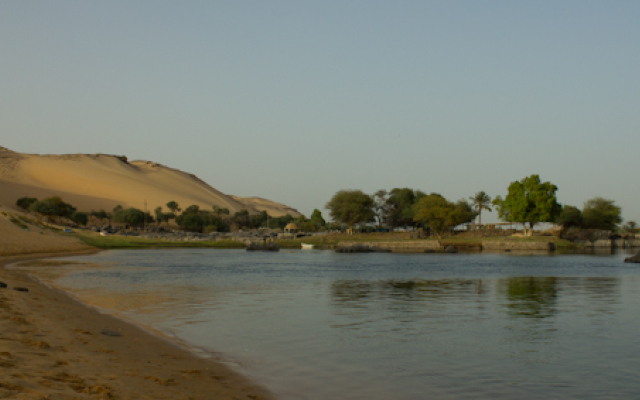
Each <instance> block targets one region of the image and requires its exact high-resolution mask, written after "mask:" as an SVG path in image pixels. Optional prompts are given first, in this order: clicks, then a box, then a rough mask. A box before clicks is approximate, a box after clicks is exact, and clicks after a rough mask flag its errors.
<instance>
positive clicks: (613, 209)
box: [582, 197, 622, 231]
mask: <svg viewBox="0 0 640 400" xmlns="http://www.w3.org/2000/svg"><path fill="white" fill-rule="evenodd" d="M620 211H621V210H620V207H618V206H616V205H615V204H613V200H607V199H603V198H602V197H594V198H593V199H591V200H588V201H586V202H585V203H584V207H583V208H582V219H583V221H584V222H583V227H584V228H588V229H602V230H605V231H613V230H615V229H616V225H618V224H619V223H621V222H622V217H620Z"/></svg>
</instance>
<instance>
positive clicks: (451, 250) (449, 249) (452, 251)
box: [444, 245, 458, 253]
mask: <svg viewBox="0 0 640 400" xmlns="http://www.w3.org/2000/svg"><path fill="white" fill-rule="evenodd" d="M444 252H445V253H457V252H458V250H457V249H456V248H455V247H453V246H451V245H449V246H447V247H445V248H444Z"/></svg>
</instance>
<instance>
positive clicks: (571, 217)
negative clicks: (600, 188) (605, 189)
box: [493, 175, 635, 235]
mask: <svg viewBox="0 0 640 400" xmlns="http://www.w3.org/2000/svg"><path fill="white" fill-rule="evenodd" d="M557 190H558V188H557V186H555V185H554V184H552V183H551V182H542V181H541V180H540V177H539V176H538V175H531V176H529V177H526V178H524V179H522V180H520V181H515V182H511V184H510V185H509V189H508V194H507V196H506V197H505V198H504V199H502V198H501V197H500V196H497V197H496V198H495V199H494V200H493V205H494V206H495V207H496V209H497V210H498V216H499V217H500V218H501V219H502V220H504V221H508V222H520V223H522V224H523V225H524V227H525V233H526V234H528V235H530V234H531V233H532V230H533V226H534V225H535V224H537V223H540V222H553V223H557V224H560V225H562V226H563V227H565V228H570V227H578V228H583V229H602V230H610V231H613V230H616V229H617V227H618V224H620V223H621V222H622V217H621V215H620V214H621V209H620V207H619V206H617V205H615V204H614V201H613V200H608V199H604V198H602V197H595V198H593V199H591V200H588V201H586V202H585V203H584V206H583V208H582V211H581V210H579V209H578V208H577V207H575V206H570V205H564V206H561V205H560V204H559V203H558V201H557V199H556V191H557ZM526 224H529V228H528V229H527V227H526ZM634 226H635V222H633V221H629V226H628V227H630V228H631V227H634Z"/></svg>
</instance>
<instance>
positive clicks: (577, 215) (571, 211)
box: [556, 205, 583, 229]
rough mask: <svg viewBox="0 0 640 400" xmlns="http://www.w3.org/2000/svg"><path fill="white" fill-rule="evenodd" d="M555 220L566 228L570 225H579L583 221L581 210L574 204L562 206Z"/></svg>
mask: <svg viewBox="0 0 640 400" xmlns="http://www.w3.org/2000/svg"><path fill="white" fill-rule="evenodd" d="M556 222H557V223H558V224H560V225H562V226H563V227H565V228H566V229H568V228H571V227H581V226H582V223H583V219H582V212H581V211H580V210H579V209H578V208H577V207H574V206H567V205H565V206H563V207H562V212H561V213H560V215H559V216H558V218H557V219H556Z"/></svg>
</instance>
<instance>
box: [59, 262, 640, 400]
mask: <svg viewBox="0 0 640 400" xmlns="http://www.w3.org/2000/svg"><path fill="white" fill-rule="evenodd" d="M623 258H624V255H609V256H593V255H555V256H517V255H506V254H454V255H450V254H442V255H435V254H336V253H334V252H330V251H311V252H309V251H304V252H303V251H282V252H280V253H254V252H246V251H242V250H150V251H141V250H135V251H110V252H104V253H101V254H99V255H97V256H91V257H83V258H74V260H76V261H78V260H81V261H89V262H92V263H95V262H97V263H100V265H101V267H98V268H95V267H94V268H86V267H75V268H72V269H70V270H69V272H70V273H69V274H68V275H67V276H66V277H64V278H61V279H59V280H58V281H57V283H56V285H58V286H60V287H63V288H65V290H68V291H71V292H73V293H75V294H76V295H77V296H78V297H80V298H81V299H82V300H84V301H86V302H87V303H89V304H92V305H95V306H97V307H100V308H103V309H106V310H109V311H110V312H112V313H115V314H117V315H119V316H121V317H123V318H126V319H129V320H133V321H136V322H138V323H140V324H143V325H147V326H150V327H153V328H154V329H156V330H159V331H162V332H165V333H166V334H169V335H172V336H175V337H176V338H179V339H180V340H183V341H185V342H188V343H190V344H192V345H195V346H197V347H199V348H203V349H207V350H209V351H212V352H216V353H220V354H221V356H222V357H223V358H224V359H225V360H227V361H229V362H230V363H232V365H234V366H236V367H237V368H239V369H241V371H242V372H243V373H245V374H247V375H249V376H251V377H253V378H255V379H256V380H257V381H258V382H259V383H261V384H263V385H264V386H266V387H268V388H270V389H271V390H272V391H274V392H275V393H276V394H278V395H279V397H280V398H282V399H427V398H433V399H443V398H444V399H477V398H492V399H513V398H520V399H540V398H558V399H568V398H576V399H589V398H593V399H604V398H612V399H614V398H615V399H620V398H640V379H639V378H640V377H639V374H640V318H639V317H640V268H639V267H637V266H636V265H637V264H636V265H630V264H624V263H623V262H622V260H623Z"/></svg>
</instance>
